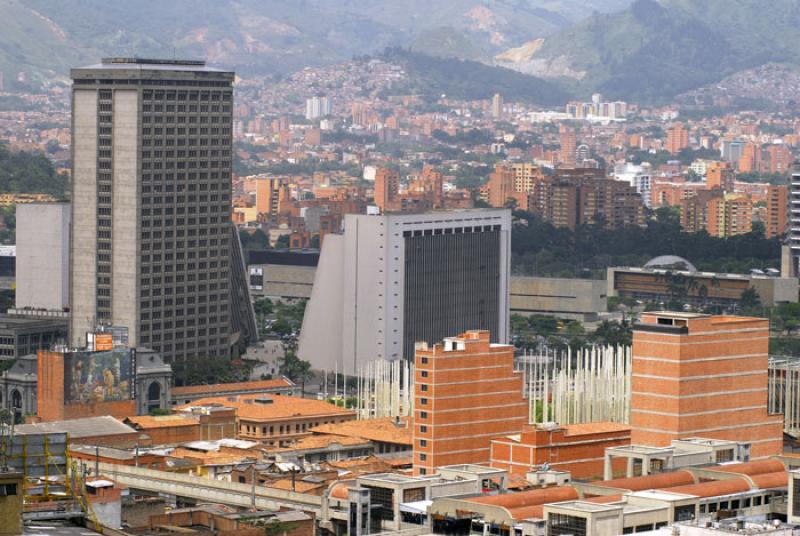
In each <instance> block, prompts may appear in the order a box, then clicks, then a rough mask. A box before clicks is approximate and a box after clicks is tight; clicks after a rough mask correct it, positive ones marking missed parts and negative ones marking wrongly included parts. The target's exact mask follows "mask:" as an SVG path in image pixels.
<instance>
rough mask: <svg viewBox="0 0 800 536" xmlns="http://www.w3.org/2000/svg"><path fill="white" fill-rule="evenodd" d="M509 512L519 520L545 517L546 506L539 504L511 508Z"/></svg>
mask: <svg viewBox="0 0 800 536" xmlns="http://www.w3.org/2000/svg"><path fill="white" fill-rule="evenodd" d="M508 513H509V514H511V517H513V518H514V519H515V520H517V521H520V520H522V519H544V506H542V505H540V504H537V505H534V506H524V507H522V508H509V510H508Z"/></svg>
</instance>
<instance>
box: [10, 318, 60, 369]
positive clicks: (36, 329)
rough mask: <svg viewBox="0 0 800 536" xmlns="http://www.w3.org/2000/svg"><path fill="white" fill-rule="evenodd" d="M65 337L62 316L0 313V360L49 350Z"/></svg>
mask: <svg viewBox="0 0 800 536" xmlns="http://www.w3.org/2000/svg"><path fill="white" fill-rule="evenodd" d="M66 338H67V321H66V319H64V318H58V317H55V318H37V317H26V316H19V315H0V361H10V360H14V359H18V358H20V357H22V356H24V355H27V354H35V353H36V352H37V351H38V350H49V349H50V347H51V346H53V345H54V344H56V343H62V344H63V343H64V342H65V341H66Z"/></svg>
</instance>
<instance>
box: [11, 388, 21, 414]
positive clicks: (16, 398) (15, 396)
mask: <svg viewBox="0 0 800 536" xmlns="http://www.w3.org/2000/svg"><path fill="white" fill-rule="evenodd" d="M11 407H12V408H14V409H22V393H20V392H19V391H17V390H16V389H14V390H13V391H11Z"/></svg>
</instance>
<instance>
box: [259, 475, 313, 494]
mask: <svg viewBox="0 0 800 536" xmlns="http://www.w3.org/2000/svg"><path fill="white" fill-rule="evenodd" d="M263 486H264V487H265V488H272V489H280V490H285V491H292V479H291V478H282V479H280V480H272V481H270V482H266V483H265V484H263ZM326 487H327V484H326V483H325V482H304V481H303V480H301V479H300V478H297V479H295V482H294V491H296V492H297V493H309V492H313V491H315V490H319V491H320V492H321V491H322V489H323V488H326ZM315 495H316V494H315Z"/></svg>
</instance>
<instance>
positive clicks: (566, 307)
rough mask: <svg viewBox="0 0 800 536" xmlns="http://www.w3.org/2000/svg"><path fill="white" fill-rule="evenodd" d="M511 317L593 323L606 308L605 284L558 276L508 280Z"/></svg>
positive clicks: (513, 277) (519, 277)
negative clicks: (552, 318)
mask: <svg viewBox="0 0 800 536" xmlns="http://www.w3.org/2000/svg"><path fill="white" fill-rule="evenodd" d="M510 304H511V314H512V315H513V314H519V315H523V316H530V315H548V316H556V317H558V318H568V319H571V320H579V321H581V322H594V321H596V320H597V317H598V313H602V312H605V311H606V310H607V308H608V303H607V299H606V282H605V281H603V280H595V279H564V278H557V277H524V276H512V277H511V291H510Z"/></svg>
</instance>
